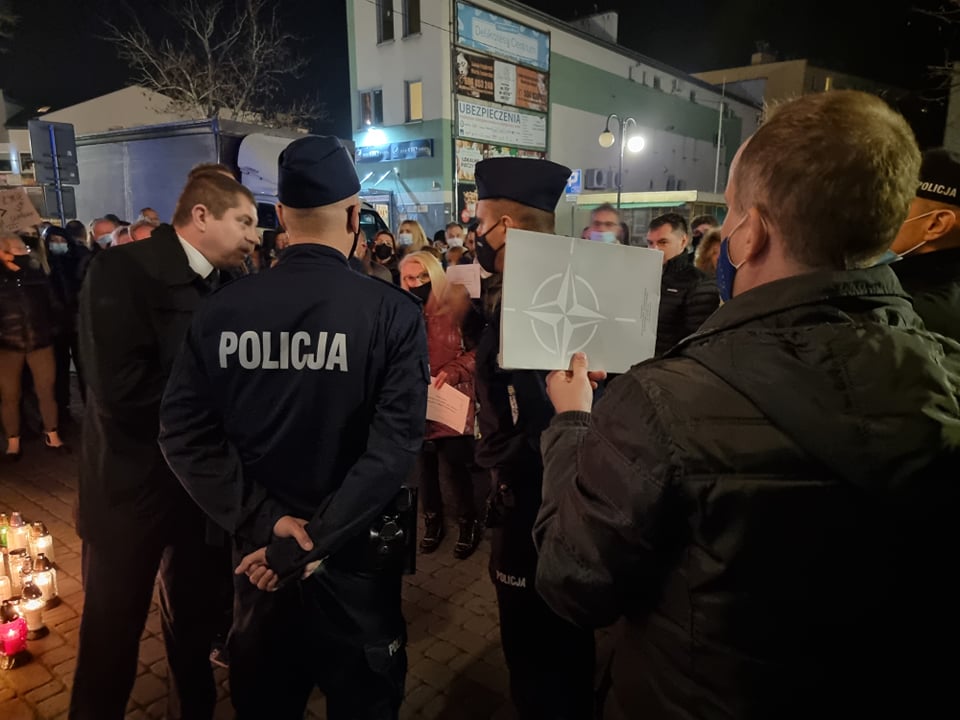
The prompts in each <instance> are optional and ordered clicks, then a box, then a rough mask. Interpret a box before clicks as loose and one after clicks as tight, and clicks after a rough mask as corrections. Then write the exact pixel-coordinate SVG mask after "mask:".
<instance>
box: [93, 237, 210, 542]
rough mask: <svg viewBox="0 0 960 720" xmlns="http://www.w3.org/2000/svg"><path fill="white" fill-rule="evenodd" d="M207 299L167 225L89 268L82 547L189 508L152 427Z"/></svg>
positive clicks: (98, 259)
mask: <svg viewBox="0 0 960 720" xmlns="http://www.w3.org/2000/svg"><path fill="white" fill-rule="evenodd" d="M208 292H209V291H208V289H207V286H206V284H205V283H204V282H203V280H202V279H201V278H200V276H199V275H197V274H196V273H195V272H194V271H193V270H191V269H190V265H189V264H188V262H187V256H186V253H184V251H183V248H182V247H181V245H180V241H179V240H178V239H177V235H176V232H175V231H174V229H173V228H172V227H171V226H169V225H161V226H160V227H159V228H157V229H156V230H155V231H154V232H153V235H152V236H151V237H149V238H147V239H146V240H141V241H140V242H136V243H130V244H128V245H122V246H119V247H115V248H110V249H109V251H104V252H101V253H97V255H96V256H95V257H94V259H93V261H92V262H91V263H90V269H89V272H88V273H87V277H86V279H85V280H84V283H83V289H82V291H81V293H80V327H79V340H80V357H81V361H82V364H83V368H84V372H85V373H86V381H87V385H88V390H87V402H86V406H85V408H84V421H83V440H82V443H81V456H80V488H79V489H80V492H79V508H78V509H79V516H78V520H79V527H78V530H79V533H80V536H81V537H83V538H84V539H86V540H96V539H103V540H117V539H120V538H123V537H124V536H125V535H126V534H127V533H130V532H137V533H146V532H149V531H151V530H152V529H157V528H160V526H161V525H169V524H170V522H171V520H173V519H175V517H176V514H177V512H178V511H180V510H181V509H183V507H184V506H185V505H186V506H188V507H189V505H190V503H189V497H188V496H187V495H186V493H185V492H184V491H183V489H182V488H181V487H180V484H179V483H178V482H177V479H176V478H175V477H174V476H173V474H172V473H171V472H170V469H169V468H168V467H167V464H166V462H165V461H164V459H163V455H161V453H160V448H159V446H158V445H157V433H158V429H159V422H158V418H159V414H160V398H161V397H162V395H163V388H164V386H165V385H166V382H167V377H168V376H169V375H170V368H171V367H172V366H173V361H174V359H175V358H176V356H177V353H178V352H179V351H180V346H181V344H182V343H183V337H184V335H185V333H186V331H187V328H188V327H189V325H190V318H191V316H192V315H193V312H194V310H196V308H197V307H198V306H199V304H200V301H201V299H202V298H203V297H204V296H205V295H206V294H207V293H208Z"/></svg>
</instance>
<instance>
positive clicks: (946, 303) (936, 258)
mask: <svg viewBox="0 0 960 720" xmlns="http://www.w3.org/2000/svg"><path fill="white" fill-rule="evenodd" d="M890 268H891V269H892V270H893V271H894V272H895V273H896V274H897V277H898V278H899V279H900V283H901V284H902V285H903V289H904V290H906V291H907V292H908V293H910V295H911V296H912V297H913V307H914V308H915V309H916V311H917V315H919V316H920V317H921V318H923V324H924V325H926V326H927V330H932V331H933V332H938V333H940V334H941V335H946V336H947V337H949V338H953V339H954V340H957V341H960V248H954V249H952V250H938V251H937V252H932V253H924V254H923V255H908V256H907V257H905V258H904V259H903V260H899V261H897V262H895V263H893V264H892V265H890Z"/></svg>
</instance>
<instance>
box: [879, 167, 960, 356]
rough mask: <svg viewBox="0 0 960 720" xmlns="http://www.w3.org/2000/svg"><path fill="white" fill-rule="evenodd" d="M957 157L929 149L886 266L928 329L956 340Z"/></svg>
mask: <svg viewBox="0 0 960 720" xmlns="http://www.w3.org/2000/svg"><path fill="white" fill-rule="evenodd" d="M958 193H960V155H957V153H954V152H951V151H949V150H944V149H939V150H928V151H927V152H926V153H924V155H923V163H922V164H921V166H920V187H919V189H918V190H917V196H916V197H915V198H914V199H913V202H912V203H910V212H909V213H908V215H907V219H906V220H905V221H904V223H903V225H902V226H901V227H900V232H899V233H897V237H896V239H895V240H894V241H893V245H892V246H891V249H892V250H893V252H894V253H896V254H897V255H899V256H900V258H901V259H900V260H899V261H898V262H894V263H893V264H892V265H891V267H892V268H893V271H894V272H895V273H896V274H897V277H898V278H899V279H900V283H901V284H902V285H903V289H904V290H906V291H907V292H908V293H910V295H911V296H912V297H913V306H914V308H915V309H916V311H917V314H918V315H919V316H920V317H921V318H923V322H924V324H925V325H926V326H927V329H928V330H933V331H934V332H938V333H940V334H942V335H946V336H947V337H950V338H953V339H954V340H958V341H960V222H958V218H957V215H958V213H960V198H958V197H957V196H958Z"/></svg>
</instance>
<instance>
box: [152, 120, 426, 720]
mask: <svg viewBox="0 0 960 720" xmlns="http://www.w3.org/2000/svg"><path fill="white" fill-rule="evenodd" d="M278 177H279V182H278V196H279V200H280V205H278V214H279V217H280V221H281V223H282V224H283V226H284V227H285V228H286V229H287V232H288V234H289V236H290V247H289V248H287V249H286V250H284V252H283V255H282V257H281V258H280V262H279V263H278V264H277V266H276V267H275V268H274V269H272V270H270V271H269V272H265V273H260V274H257V275H250V276H247V277H245V278H243V279H241V280H238V281H237V282H236V283H234V284H232V285H231V286H229V287H226V288H224V289H223V290H222V291H220V292H218V293H216V294H215V295H214V296H213V297H212V298H210V300H209V301H208V302H207V303H206V305H205V307H204V308H203V309H202V310H201V311H200V312H199V313H197V315H196V317H195V318H194V321H193V324H192V325H191V328H190V332H189V334H188V336H187V341H186V343H185V345H184V348H183V352H182V354H181V355H180V358H179V359H178V361H177V364H176V366H175V369H174V372H173V374H172V375H171V379H170V384H169V386H168V388H167V391H166V394H165V395H164V398H163V405H162V408H161V428H162V429H161V435H160V444H161V446H162V448H163V452H164V455H165V456H166V458H167V460H168V461H169V463H170V467H172V468H173V469H174V471H175V472H176V474H177V477H178V478H179V479H180V482H182V483H183V485H184V487H186V488H187V490H188V491H189V493H190V495H191V496H192V497H193V498H194V499H195V500H196V501H197V503H199V504H200V506H201V507H202V508H203V509H204V510H205V511H206V512H207V513H208V514H209V515H210V516H211V517H212V518H213V519H214V520H216V522H217V523H218V524H219V525H220V526H221V527H223V528H224V529H225V530H228V531H230V533H231V534H232V535H233V536H234V540H235V543H236V549H237V554H236V559H237V563H238V574H237V577H236V615H235V622H234V626H233V629H232V632H231V635H230V688H231V696H232V700H233V704H234V707H235V708H236V710H237V717H238V718H239V720H247V719H248V718H250V719H253V718H277V720H285V719H287V718H291V719H292V718H302V717H303V715H304V712H305V709H306V705H307V700H308V699H309V696H310V692H311V691H312V690H313V687H314V685H319V686H320V688H321V689H322V690H323V691H324V692H325V693H326V696H327V716H328V717H329V718H331V720H356V719H358V718H377V719H379V718H384V720H386V719H387V718H396V717H397V715H398V710H399V707H400V703H401V702H402V700H403V685H404V676H405V674H406V664H407V662H406V651H405V647H406V629H405V626H404V620H403V615H402V612H401V606H400V588H401V569H402V565H403V563H402V562H398V561H402V560H403V552H402V550H403V546H404V543H403V542H400V540H401V539H402V538H399V537H398V536H397V533H396V532H395V529H396V524H395V523H394V521H393V520H390V521H389V522H387V521H386V520H385V518H388V517H389V518H392V517H394V516H395V507H396V500H397V498H398V496H400V497H401V498H403V499H406V500H407V501H409V498H408V497H407V493H406V492H405V491H404V490H403V482H404V480H405V479H406V478H407V476H408V475H409V473H410V471H411V470H412V469H413V465H414V462H415V460H416V454H417V451H418V450H419V448H420V445H421V444H422V442H423V430H424V424H425V421H426V405H427V388H428V386H429V383H430V372H429V367H428V365H429V359H428V356H427V339H426V333H425V332H424V326H423V318H422V315H421V311H420V303H419V301H418V300H417V299H416V298H415V297H414V296H413V295H411V294H410V293H408V292H405V291H403V290H401V289H400V288H398V287H396V286H394V285H390V284H387V283H383V282H377V281H375V280H372V279H370V278H368V277H365V276H363V275H361V274H359V273H356V272H353V271H352V270H350V269H349V267H348V265H347V258H348V257H350V256H351V255H352V254H353V252H354V249H355V248H356V245H357V243H358V242H359V241H360V239H361V238H362V237H363V234H362V232H361V230H360V199H359V196H358V194H357V193H359V191H360V181H359V179H358V178H357V175H356V171H355V170H354V166H353V158H352V157H351V155H350V153H348V152H347V151H346V149H344V147H343V146H342V145H341V144H340V142H339V141H338V140H337V139H336V138H327V137H317V136H307V137H304V138H301V139H299V140H296V141H294V142H293V143H291V144H290V145H289V146H288V147H287V148H286V149H284V151H283V153H281V155H280V167H279V174H278ZM410 510H412V512H411V513H410V518H411V520H412V519H413V517H414V516H415V513H416V508H415V506H414V507H411V508H410ZM406 533H407V538H408V547H409V548H410V549H411V550H412V548H413V538H412V535H413V524H412V523H411V524H410V526H409V527H406ZM241 556H242V557H241ZM320 563H322V567H321V568H320V569H318V570H317V571H316V572H314V573H312V574H311V573H310V571H309V570H308V572H307V573H306V575H304V570H305V569H307V568H309V569H310V570H312V569H314V568H315V567H316V566H317V565H318V564H320ZM244 573H246V576H245V575H244ZM287 580H289V582H285V583H284V584H279V585H278V582H283V581H287ZM275 588H278V589H276V592H265V591H266V590H271V589H275Z"/></svg>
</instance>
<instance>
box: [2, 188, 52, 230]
mask: <svg viewBox="0 0 960 720" xmlns="http://www.w3.org/2000/svg"><path fill="white" fill-rule="evenodd" d="M41 222H42V220H41V218H40V215H39V213H37V209H36V208H35V207H34V206H33V203H32V202H30V198H29V197H28V196H27V191H26V190H24V189H23V188H22V187H18V188H10V189H8V190H0V230H2V231H3V232H19V231H25V230H30V229H31V228H33V227H34V226H35V225H39V224H40V223H41Z"/></svg>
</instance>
